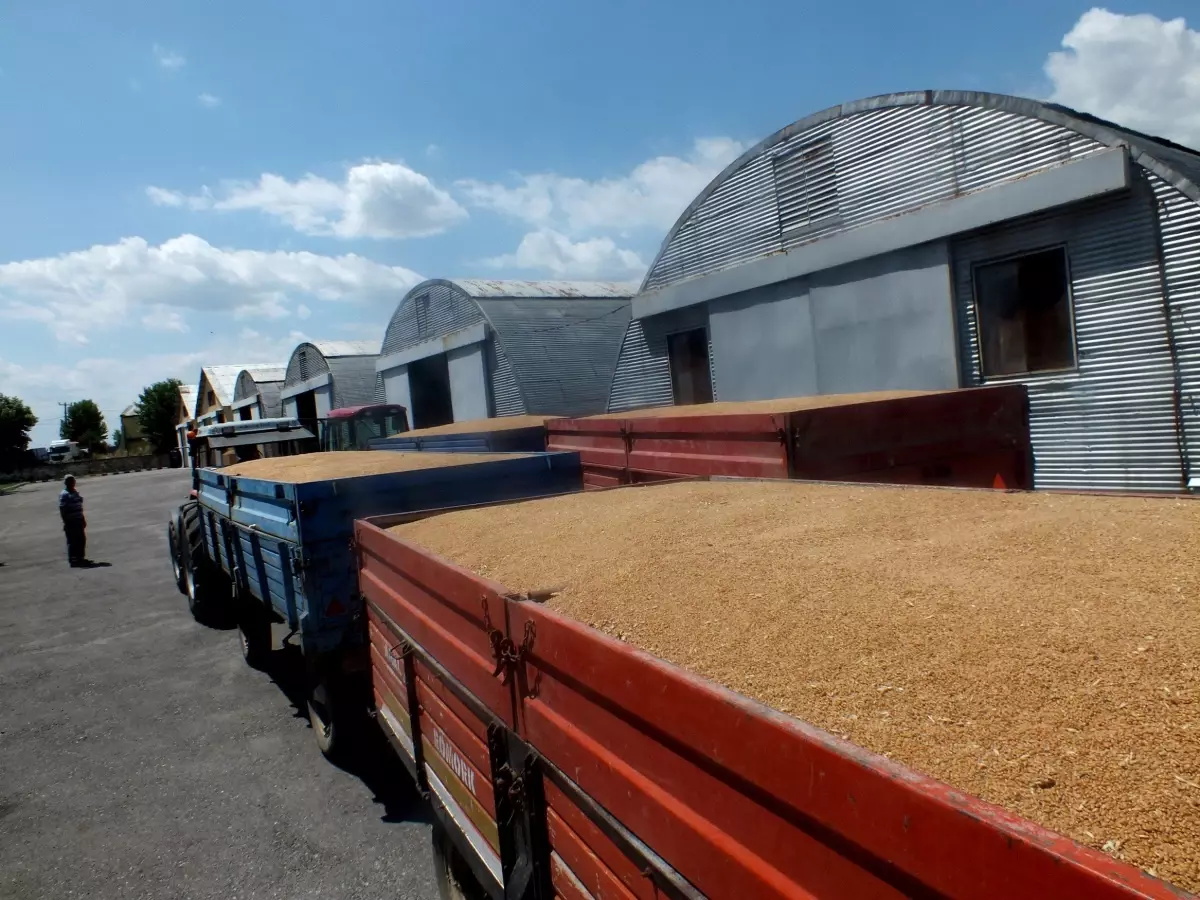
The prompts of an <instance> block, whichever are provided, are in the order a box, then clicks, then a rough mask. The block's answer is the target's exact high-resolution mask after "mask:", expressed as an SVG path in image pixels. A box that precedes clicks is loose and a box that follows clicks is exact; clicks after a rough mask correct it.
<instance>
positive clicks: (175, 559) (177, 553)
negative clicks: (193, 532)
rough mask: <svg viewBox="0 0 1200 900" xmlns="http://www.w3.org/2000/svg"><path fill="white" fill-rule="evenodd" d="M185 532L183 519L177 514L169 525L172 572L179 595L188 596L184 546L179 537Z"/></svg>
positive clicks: (168, 541) (168, 544)
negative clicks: (184, 566)
mask: <svg viewBox="0 0 1200 900" xmlns="http://www.w3.org/2000/svg"><path fill="white" fill-rule="evenodd" d="M182 530H183V517H182V516H181V515H180V514H179V513H175V515H174V516H172V517H171V521H170V522H168V523H167V548H168V552H169V553H170V554H171V572H172V574H173V575H174V576H175V587H177V588H179V593H181V594H183V595H185V596H186V595H187V578H186V577H185V575H184V572H183V544H182V542H181V541H180V539H179V535H180V533H181V532H182Z"/></svg>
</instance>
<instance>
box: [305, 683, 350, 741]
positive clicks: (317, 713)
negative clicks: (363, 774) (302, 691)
mask: <svg viewBox="0 0 1200 900" xmlns="http://www.w3.org/2000/svg"><path fill="white" fill-rule="evenodd" d="M309 681H310V684H311V687H310V688H309V691H308V721H309V723H310V724H311V725H312V730H313V737H315V738H316V739H317V746H318V747H319V748H321V753H323V754H324V755H325V757H326V758H327V759H330V760H336V759H337V758H338V757H339V756H341V755H342V753H343V749H344V748H343V745H344V744H345V740H344V735H343V734H342V732H343V731H344V730H345V729H344V728H343V725H344V720H345V716H344V715H343V710H342V703H341V700H342V698H341V697H340V696H338V695H339V693H340V692H339V691H338V689H337V686H336V685H335V683H334V681H333V679H331V678H330V677H329V675H328V674H320V675H318V674H313V675H312V676H311V677H310V679H309Z"/></svg>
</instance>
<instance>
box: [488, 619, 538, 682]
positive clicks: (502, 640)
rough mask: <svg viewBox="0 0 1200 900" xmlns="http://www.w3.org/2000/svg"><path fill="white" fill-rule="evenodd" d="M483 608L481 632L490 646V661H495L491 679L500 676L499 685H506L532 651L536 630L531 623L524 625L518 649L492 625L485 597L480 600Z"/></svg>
mask: <svg viewBox="0 0 1200 900" xmlns="http://www.w3.org/2000/svg"><path fill="white" fill-rule="evenodd" d="M481 603H482V606H483V630H484V632H485V633H486V634H487V636H488V643H490V644H491V646H492V659H494V660H495V661H496V668H494V669H493V670H492V677H493V678H495V677H496V676H497V675H499V676H500V683H501V684H504V685H507V684H508V683H509V681H510V680H511V679H512V675H513V672H515V671H516V670H517V667H518V666H520V665H521V664H522V663H523V662H525V657H526V656H527V655H528V654H529V651H530V650H532V649H533V639H534V636H535V635H536V634H537V629H536V628H535V627H534V625H533V622H532V621H527V622H526V623H525V636H524V638H523V639H522V641H521V646H520V647H518V646H517V645H516V644H514V643H513V642H512V639H511V638H509V637H507V636H506V635H505V634H504V633H503V632H502V631H500V630H499V629H498V628H496V627H494V626H493V625H492V617H491V614H490V613H489V611H488V601H487V597H483V598H481Z"/></svg>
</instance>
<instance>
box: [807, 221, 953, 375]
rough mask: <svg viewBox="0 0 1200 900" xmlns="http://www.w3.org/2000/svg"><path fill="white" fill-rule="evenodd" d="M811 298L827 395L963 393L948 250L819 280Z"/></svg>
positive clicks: (897, 256)
mask: <svg viewBox="0 0 1200 900" xmlns="http://www.w3.org/2000/svg"><path fill="white" fill-rule="evenodd" d="M809 298H810V302H811V304H812V324H813V333H814V336H815V343H814V349H815V351H816V358H817V372H818V382H819V384H820V389H821V393H822V394H840V393H852V392H856V391H882V390H937V389H941V388H956V387H958V382H959V376H958V353H957V349H956V347H955V337H954V305H953V300H952V297H951V278H950V262H949V253H948V250H947V248H946V245H945V244H943V243H938V244H933V245H927V246H925V247H916V248H913V249H911V250H902V251H900V252H898V253H891V254H888V255H887V256H883V257H878V258H875V259H870V260H864V261H862V262H859V263H854V264H852V265H849V266H842V267H840V268H838V269H834V270H832V271H830V272H823V273H820V274H818V275H814V276H812V277H811V278H810V279H809Z"/></svg>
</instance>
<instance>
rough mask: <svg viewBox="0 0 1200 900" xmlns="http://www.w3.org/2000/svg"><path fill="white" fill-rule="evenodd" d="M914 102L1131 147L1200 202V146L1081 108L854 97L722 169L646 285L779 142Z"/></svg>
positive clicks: (969, 97) (688, 212)
mask: <svg viewBox="0 0 1200 900" xmlns="http://www.w3.org/2000/svg"><path fill="white" fill-rule="evenodd" d="M913 106H959V107H975V108H978V109H988V110H1001V111H1004V112H1008V113H1011V114H1013V115H1017V116H1024V117H1027V118H1030V119H1038V120H1041V121H1043V122H1046V123H1049V124H1053V125H1058V126H1060V127H1062V128H1065V129H1068V130H1070V131H1074V132H1075V133H1077V134H1079V135H1081V136H1083V137H1086V138H1089V139H1091V140H1093V141H1096V142H1097V143H1099V144H1102V145H1107V146H1109V147H1114V148H1115V147H1125V148H1128V150H1129V156H1130V158H1131V159H1132V160H1133V161H1134V162H1136V163H1138V165H1140V166H1142V167H1143V168H1144V169H1146V170H1148V171H1150V172H1153V173H1154V174H1155V175H1157V176H1158V177H1159V178H1161V179H1162V180H1163V181H1166V182H1168V183H1169V184H1171V185H1173V186H1174V187H1175V188H1177V189H1178V190H1179V191H1180V192H1182V193H1183V194H1185V195H1186V196H1188V197H1190V198H1191V199H1193V200H1195V201H1196V202H1198V203H1200V152H1197V151H1195V150H1191V149H1189V148H1187V147H1184V146H1182V145H1180V144H1177V143H1175V142H1173V141H1170V140H1167V139H1166V138H1161V137H1154V136H1151V135H1147V134H1142V133H1140V132H1137V131H1132V130H1130V129H1127V128H1122V127H1121V126H1120V125H1116V124H1114V123H1112V122H1107V121H1105V120H1104V119H1100V118H1097V117H1095V116H1092V115H1089V114H1086V113H1081V112H1077V111H1076V110H1073V109H1069V108H1067V107H1065V106H1059V105H1057V104H1053V103H1043V102H1041V101H1038V100H1029V99H1026V98H1022V97H1011V96H1007V95H1004V94H991V93H983V92H978V91H911V92H908V93H900V94H884V95H881V96H878V97H869V98H867V99H865V100H858V101H855V102H853V103H843V104H840V105H838V106H832V107H830V108H828V109H825V110H822V111H821V112H818V113H813V114H812V115H810V116H807V117H806V118H803V119H800V120H799V121H796V122H793V123H792V124H791V125H788V126H787V127H786V128H782V129H780V130H779V131H777V132H775V133H774V134H772V135H771V136H770V137H768V138H765V139H764V140H762V141H760V142H759V143H758V144H756V145H755V146H753V147H751V148H750V149H749V150H747V151H746V152H745V153H743V154H742V155H741V156H739V157H738V158H737V159H736V160H734V161H733V162H732V163H730V164H729V165H728V166H726V167H725V169H724V170H722V171H721V173H720V174H718V175H717V176H716V177H715V178H714V179H713V180H712V181H711V182H709V184H708V186H707V187H705V188H704V190H702V191H701V192H700V193H699V195H698V196H697V197H696V199H695V200H693V201H692V202H691V203H690V204H689V205H688V207H687V209H685V210H684V211H683V213H682V214H681V215H680V216H679V218H678V219H677V220H676V222H675V224H674V225H673V226H672V227H671V230H670V231H668V232H667V236H666V237H665V238H664V239H663V242H662V245H661V247H660V248H659V251H658V254H657V255H656V256H655V258H654V261H653V262H652V263H651V264H650V267H649V268H648V269H647V270H646V277H645V279H644V280H643V282H642V285H641V290H642V291H645V290H647V289H648V288H649V286H650V282H651V278H652V276H653V275H654V273H655V269H656V267H657V266H658V264H659V262H660V261H661V260H662V258H663V255H664V253H665V252H666V251H667V249H668V247H670V245H671V243H672V241H673V240H674V239H675V237H676V236H677V235H678V234H679V232H680V229H682V228H683V227H684V226H685V225H686V224H687V223H688V222H689V221H690V220H691V219H692V217H693V215H694V214H695V213H696V211H697V210H699V209H700V208H701V207H702V206H703V205H704V203H705V201H707V200H708V199H709V198H710V197H711V196H712V195H713V194H714V193H715V192H716V191H717V190H718V189H720V187H721V186H722V185H723V184H725V183H726V182H727V181H729V180H730V179H731V178H732V177H734V176H735V175H737V174H738V173H739V172H740V171H742V170H743V169H744V168H746V167H747V166H748V165H749V164H750V163H752V162H754V161H755V160H757V159H758V158H760V157H762V156H763V155H765V154H767V153H768V152H769V151H770V150H771V149H772V148H774V147H775V146H777V145H779V144H781V143H783V142H785V141H787V140H789V139H791V138H793V137H795V136H797V135H799V134H802V133H804V132H805V131H807V130H809V129H811V128H814V127H816V126H819V125H822V124H825V123H827V122H831V121H833V120H835V119H842V118H847V117H850V116H854V115H858V114H860V113H864V112H870V111H873V110H884V109H894V108H897V107H913Z"/></svg>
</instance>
